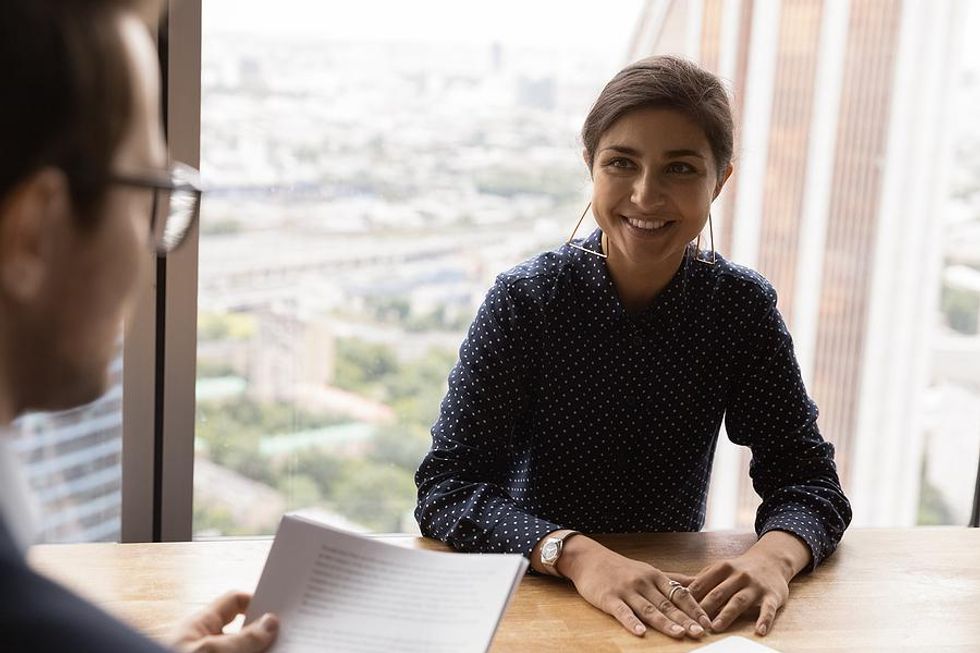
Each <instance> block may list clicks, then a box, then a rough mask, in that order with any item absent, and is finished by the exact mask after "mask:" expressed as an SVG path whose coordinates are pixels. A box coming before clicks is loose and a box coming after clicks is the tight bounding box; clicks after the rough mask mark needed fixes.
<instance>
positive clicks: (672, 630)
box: [670, 624, 684, 635]
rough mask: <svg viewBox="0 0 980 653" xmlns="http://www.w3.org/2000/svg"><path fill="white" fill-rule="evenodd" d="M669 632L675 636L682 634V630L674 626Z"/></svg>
mask: <svg viewBox="0 0 980 653" xmlns="http://www.w3.org/2000/svg"><path fill="white" fill-rule="evenodd" d="M670 632H672V633H674V634H675V635H680V634H681V633H683V632H684V629H683V628H681V627H680V626H678V625H676V624H675V625H673V626H671V627H670Z"/></svg>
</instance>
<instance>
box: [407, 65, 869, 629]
mask: <svg viewBox="0 0 980 653" xmlns="http://www.w3.org/2000/svg"><path fill="white" fill-rule="evenodd" d="M582 139H583V142H584V146H585V147H584V150H585V151H584V157H585V163H586V165H587V166H588V169H589V172H590V173H591V177H592V182H593V191H592V202H591V208H592V212H593V215H594V216H595V219H596V221H597V223H598V225H599V229H597V230H596V231H595V232H594V233H592V235H590V236H588V237H587V238H585V239H583V240H578V241H572V240H570V241H569V243H567V244H566V245H565V246H563V247H560V248H558V249H556V250H554V251H550V252H545V253H543V254H540V255H538V256H536V257H534V258H532V259H530V260H528V261H526V262H524V263H522V264H521V265H518V266H517V267H515V268H514V269H512V270H510V271H508V272H506V273H504V274H502V275H500V276H499V277H498V278H497V280H496V283H495V284H494V286H493V287H492V288H491V289H490V291H489V293H488V294H487V297H486V300H485V301H484V303H483V305H482V306H481V307H480V309H479V312H478V314H477V316H476V319H475V320H474V322H473V324H472V325H471V326H470V329H469V333H468V335H467V337H466V339H465V341H464V342H463V344H462V346H461V348H460V352H459V362H458V363H457V364H456V366H455V367H454V369H453V370H452V372H451V374H450V376H449V391H448V393H447V395H446V397H445V399H444V400H443V402H442V406H441V412H440V416H439V418H438V420H437V421H436V423H435V425H434V426H433V428H432V446H431V449H430V451H429V453H428V454H427V456H426V457H425V459H424V460H423V461H422V463H421V465H420V466H419V469H418V472H417V474H416V484H417V485H418V505H417V507H416V511H415V515H416V519H417V520H418V522H419V525H420V526H421V530H422V533H423V535H426V536H429V537H433V538H437V539H439V540H442V541H444V542H446V543H448V544H449V545H451V546H452V547H454V548H455V549H457V550H460V551H479V552H507V553H520V554H523V555H525V556H529V557H530V560H531V565H532V568H533V569H534V570H536V571H538V572H541V573H547V574H552V575H555V576H561V577H565V578H567V579H570V580H571V582H572V583H574V585H575V587H576V589H577V590H578V592H579V593H580V594H581V596H582V597H583V598H584V599H585V600H586V601H588V602H589V603H591V604H592V605H594V606H595V607H597V608H599V609H600V610H603V611H605V612H607V613H609V614H610V615H612V616H613V617H615V619H616V620H618V621H619V623H620V624H622V626H623V627H624V628H626V629H627V630H628V631H629V632H630V633H633V634H635V635H643V634H644V633H645V632H646V630H647V629H648V628H651V627H652V628H654V629H656V630H658V631H660V632H662V633H664V634H666V635H669V636H672V637H675V638H679V637H684V636H688V637H694V638H698V637H702V636H703V635H704V634H705V632H708V631H723V630H725V629H726V628H728V627H729V626H730V625H731V624H732V623H733V622H734V620H735V619H736V618H737V617H739V616H740V615H741V614H743V613H744V612H746V611H748V610H750V609H752V610H754V609H755V608H758V609H759V613H758V617H757V619H756V622H755V630H756V632H757V633H758V634H759V635H765V634H766V633H767V632H769V631H770V630H771V629H772V626H773V622H774V620H775V618H776V613H777V611H778V610H779V609H780V607H781V606H782V605H783V604H784V603H785V602H786V600H787V597H788V595H789V583H790V581H791V580H792V579H793V578H794V576H796V575H797V574H799V573H800V572H802V571H804V570H812V569H813V568H815V567H816V566H817V565H819V564H820V562H821V561H822V560H824V559H825V558H826V557H827V556H828V555H830V554H831V553H832V552H833V551H834V549H835V548H836V546H837V544H838V542H839V541H840V539H841V536H842V535H843V533H844V530H845V528H846V527H847V525H848V524H849V523H850V519H851V509H850V505H849V503H848V500H847V498H846V497H845V496H844V493H843V491H842V489H841V485H840V481H839V479H838V476H837V471H836V466H835V464H834V448H833V446H832V445H831V444H830V443H828V442H825V441H824V439H823V438H822V437H821V435H820V432H819V430H818V428H817V407H816V406H815V404H814V403H813V401H811V400H810V398H809V397H808V395H807V393H806V389H805V388H804V385H803V381H802V379H801V375H800V370H799V366H798V365H797V361H796V358H795V355H794V353H793V345H792V340H791V338H790V334H789V333H788V331H787V329H786V326H785V324H784V323H783V319H782V317H781V316H780V313H779V310H778V309H777V307H776V292H775V291H774V289H773V287H772V286H771V285H770V284H769V283H768V282H767V281H766V280H765V279H764V278H763V277H762V276H761V275H759V274H758V273H757V272H754V271H752V270H750V269H747V268H745V267H742V266H739V265H735V264H733V263H731V262H729V261H727V260H725V259H724V258H723V257H722V256H720V255H718V254H717V253H716V252H715V251H714V245H713V242H712V246H711V249H710V251H702V250H701V249H700V248H699V247H698V245H697V242H699V240H700V239H699V235H700V234H701V232H702V230H703V229H704V228H705V226H706V223H708V222H709V221H710V209H711V204H712V202H713V201H714V200H715V198H717V197H718V194H719V193H720V192H721V190H722V188H723V186H724V185H725V182H726V181H727V180H728V179H729V177H730V176H731V174H732V170H733V165H732V150H733V121H732V116H731V111H730V108H729V102H728V97H727V95H726V93H725V90H724V88H723V86H722V85H721V83H720V81H719V80H718V79H717V78H716V77H715V76H714V75H712V74H710V73H708V72H706V71H704V70H702V69H700V68H699V67H698V66H696V65H695V64H692V63H690V62H687V61H685V60H683V59H678V58H674V57H651V58H648V59H644V60H642V61H639V62H637V63H634V64H632V65H630V66H628V67H626V68H625V69H624V70H622V71H621V72H620V73H619V74H617V75H616V76H615V77H614V78H613V79H612V80H611V81H610V82H609V84H607V86H606V87H605V89H604V90H603V91H602V93H601V94H600V96H599V98H598V99H597V101H596V103H595V105H594V106H593V107H592V110H591V112H590V113H589V115H588V117H587V118H586V120H585V125H584V127H583V130H582ZM587 210H588V209H587ZM583 217H584V214H583ZM709 226H710V225H709ZM573 236H574V233H573ZM723 419H724V422H725V425H726V430H727V433H728V437H729V438H730V439H731V440H732V441H733V442H735V443H737V444H740V445H744V446H748V447H750V448H751V451H752V463H751V469H750V473H751V476H752V480H753V483H754V487H755V490H756V491H757V492H758V494H759V495H760V496H761V497H762V504H761V505H760V507H759V509H758V513H757V517H756V523H755V527H756V532H757V534H758V536H759V538H758V541H757V542H756V544H755V545H753V546H752V547H751V548H750V549H749V550H748V551H746V552H745V553H744V554H742V555H740V556H738V557H736V558H734V559H730V560H721V561H718V562H717V563H716V564H712V565H711V566H709V567H707V568H706V569H703V570H702V571H701V572H700V573H698V574H697V575H696V576H695V577H693V578H690V577H684V576H680V575H677V574H670V573H667V572H666V570H660V569H657V568H655V567H653V566H651V565H648V564H646V563H641V562H638V561H635V560H631V559H628V558H626V557H624V556H621V555H619V554H617V553H615V552H613V551H611V550H609V549H607V548H605V547H603V546H602V545H601V544H599V543H598V542H596V541H595V540H593V539H592V538H590V537H588V535H587V534H588V533H620V532H655V531H698V530H700V529H701V527H702V526H703V525H704V519H705V506H706V500H707V489H708V481H709V476H710V471H711V464H712V460H713V456H714V451H715V446H716V443H717V438H718V434H719V431H720V427H721V424H722V420H723Z"/></svg>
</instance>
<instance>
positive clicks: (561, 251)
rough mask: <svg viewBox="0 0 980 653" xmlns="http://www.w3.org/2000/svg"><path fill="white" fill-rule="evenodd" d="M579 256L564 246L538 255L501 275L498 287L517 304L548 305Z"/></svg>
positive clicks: (498, 276)
mask: <svg viewBox="0 0 980 653" xmlns="http://www.w3.org/2000/svg"><path fill="white" fill-rule="evenodd" d="M575 252H576V250H575V249H573V248H571V247H569V246H568V245H561V246H559V247H555V248H554V249H551V250H548V251H545V252H541V253H540V254H536V255H534V256H532V257H531V258H529V259H526V260H525V261H522V262H521V263H518V264H517V265H515V266H514V267H512V268H510V269H509V270H507V271H505V272H502V273H500V274H499V275H497V280H496V283H495V284H494V287H495V289H498V290H500V291H504V292H506V293H507V294H508V295H510V296H511V297H512V298H514V299H516V300H522V301H527V302H531V303H536V304H547V303H548V302H550V301H552V300H553V299H554V298H555V295H556V293H557V292H558V288H559V286H560V282H561V280H562V279H563V278H565V277H566V276H567V275H568V274H569V272H570V270H571V266H572V264H573V261H574V259H575Z"/></svg>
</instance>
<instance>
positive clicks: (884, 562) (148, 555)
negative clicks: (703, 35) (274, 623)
mask: <svg viewBox="0 0 980 653" xmlns="http://www.w3.org/2000/svg"><path fill="white" fill-rule="evenodd" d="M382 539H384V540H386V541H389V542H392V543H394V544H398V545H401V546H409V547H422V548H428V549H440V548H443V547H442V545H441V544H439V543H436V542H432V541H430V540H422V539H418V538H413V537H409V536H384V537H382ZM596 539H599V540H600V541H602V542H603V543H605V544H606V545H607V546H610V547H611V548H613V549H615V550H617V551H619V552H621V553H623V554H625V555H628V556H630V557H633V558H637V559H640V560H648V561H650V562H652V563H655V564H659V565H660V566H661V568H663V569H670V570H674V571H680V572H686V573H694V572H696V571H697V570H698V569H700V568H702V567H703V566H704V565H706V564H707V563H709V562H711V561H715V560H719V559H722V558H727V557H732V556H735V555H738V554H739V553H741V552H742V551H744V550H745V549H747V548H748V547H749V546H750V545H751V544H752V542H753V541H754V540H755V537H754V536H753V535H752V534H751V533H734V532H714V533H658V534H649V535H613V536H604V537H597V538H596ZM270 543H271V540H269V539H264V540H227V541H218V542H190V543H175V544H69V545H44V546H37V547H34V549H33V550H32V551H31V556H30V558H31V561H32V564H34V566H35V567H36V568H38V569H39V570H41V571H42V572H43V573H46V574H48V575H49V576H52V577H54V578H55V579H57V580H60V581H61V582H63V583H65V584H66V585H68V586H69V587H71V588H73V589H75V590H76V591H78V592H79V593H80V594H82V595H84V596H87V597H88V598H90V599H91V600H93V601H95V602H96V603H98V604H99V605H101V606H102V607H103V608H104V609H106V610H108V611H109V612H112V613H114V614H116V615H117V616H119V617H120V618H121V619H123V620H125V621H128V622H129V623H131V624H133V625H134V626H136V627H137V628H140V629H142V630H144V631H146V632H148V633H149V634H150V635H153V636H158V637H159V636H161V635H163V634H164V633H166V632H168V631H169V628H170V627H171V626H172V624H173V623H174V622H176V621H177V620H179V619H180V618H181V617H183V616H184V615H186V614H188V613H190V612H191V611H193V610H195V609H197V608H198V607H200V606H202V605H204V604H206V603H208V602H209V601H210V600H211V599H213V598H214V597H216V596H218V595H219V594H221V593H222V592H223V591H225V590H227V589H247V590H251V589H253V588H254V587H255V585H256V583H257V582H258V578H259V574H260V572H261V570H262V566H263V564H264V562H265V557H266V554H267V552H268V550H269V546H270ZM790 592H791V594H790V600H789V603H788V605H787V606H786V607H785V608H784V609H783V610H782V611H781V613H780V614H779V616H778V618H777V619H776V624H775V627H774V630H773V632H772V633H770V635H769V636H767V637H766V638H764V639H763V640H762V641H763V642H764V643H765V644H766V645H768V646H771V647H773V648H776V649H778V650H780V651H784V652H785V653H790V652H795V651H854V652H858V651H860V652H861V653H865V652H868V651H922V650H927V649H928V650H929V651H931V652H935V651H963V652H967V651H968V652H970V653H977V652H980V529H965V528H919V529H880V530H853V531H850V532H848V533H847V535H846V536H845V538H844V542H843V543H842V544H841V546H840V548H839V549H838V551H837V553H836V554H835V555H834V556H833V557H832V558H830V559H829V560H828V561H827V562H825V563H824V564H823V565H822V566H821V567H820V568H819V569H818V570H817V571H816V572H815V573H813V574H812V575H809V576H802V577H800V578H798V579H797V580H796V581H794V582H793V584H792V585H791V588H790ZM752 631H753V622H752V621H751V620H749V619H748V618H743V619H741V620H739V621H738V622H736V623H735V625H734V626H733V627H732V628H731V629H730V630H729V634H740V635H743V636H746V637H750V638H754V635H753V634H752ZM719 637H721V636H719V635H713V636H709V637H707V638H705V640H704V642H702V643H706V642H710V641H714V640H717V639H718V638H719ZM700 645H701V644H699V643H698V642H695V641H693V640H685V641H681V642H677V641H675V640H672V639H669V638H667V637H665V636H663V635H660V634H659V633H654V632H649V633H648V634H647V635H646V637H644V638H642V639H641V638H636V637H633V636H632V635H629V634H628V633H626V632H625V631H624V630H622V628H621V627H620V626H619V625H618V624H616V623H615V622H614V621H613V620H612V619H611V618H609V617H607V616H605V615H604V614H602V613H601V612H599V611H598V610H595V609H594V608H592V607H591V606H590V605H588V604H587V603H585V602H584V601H583V600H582V599H580V598H579V597H578V595H577V594H576V593H575V591H574V589H573V588H572V587H571V586H570V585H568V584H565V583H563V582H561V581H558V580H556V579H551V578H542V577H528V578H525V579H524V581H523V582H522V584H521V587H520V590H519V591H518V594H517V597H516V598H515V600H514V601H513V603H512V604H511V606H510V607H509V609H508V611H507V614H506V615H505V617H504V619H503V621H502V622H501V625H500V628H499V630H498V631H497V635H496V638H495V639H494V644H493V647H492V650H493V651H494V653H516V652H519V651H520V652H524V651H532V652H533V651H556V652H561V653H566V652H572V653H574V652H575V651H588V652H589V653H604V652H610V653H613V652H616V653H618V652H620V651H649V650H651V649H652V648H654V647H655V648H656V650H657V651H687V650H692V649H694V648H697V647H698V646H700Z"/></svg>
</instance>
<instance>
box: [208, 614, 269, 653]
mask: <svg viewBox="0 0 980 653" xmlns="http://www.w3.org/2000/svg"><path fill="white" fill-rule="evenodd" d="M278 633H279V619H278V618H277V617H276V616H275V615H272V614H265V615H264V616H263V617H262V618H261V619H258V620H257V621H254V622H252V623H250V624H249V625H248V626H246V627H244V628H242V629H241V630H240V631H238V632H237V633H233V634H230V635H223V636H221V637H219V638H217V640H215V641H214V643H215V644H216V646H215V649H214V650H215V651H220V653H263V651H266V650H268V648H269V647H270V646H271V645H272V642H273V641H274V640H275V639H276V635H277V634H278Z"/></svg>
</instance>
